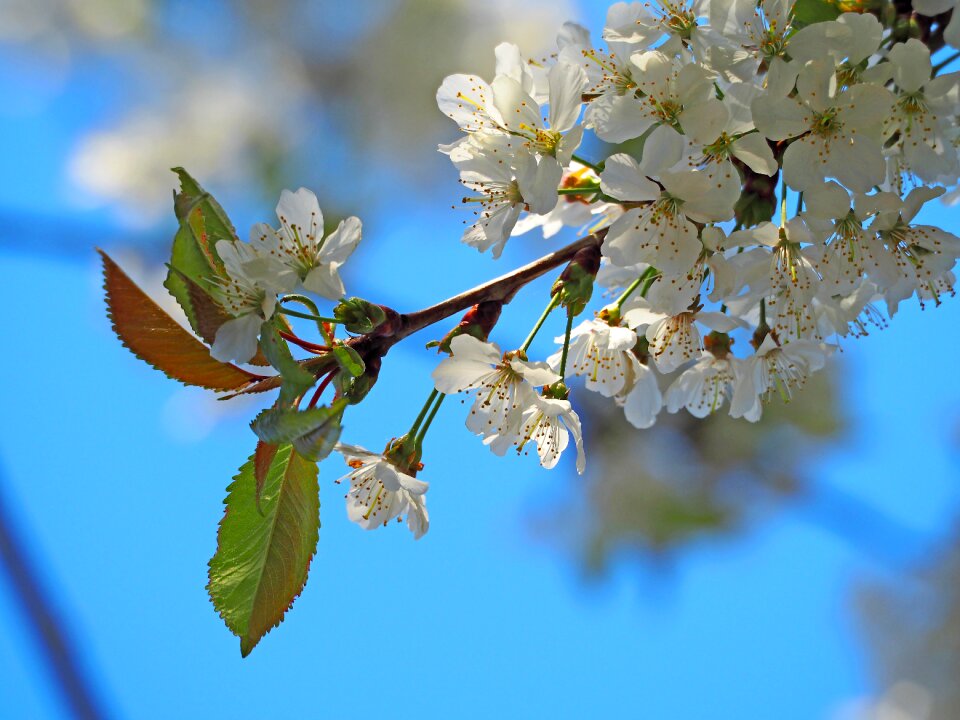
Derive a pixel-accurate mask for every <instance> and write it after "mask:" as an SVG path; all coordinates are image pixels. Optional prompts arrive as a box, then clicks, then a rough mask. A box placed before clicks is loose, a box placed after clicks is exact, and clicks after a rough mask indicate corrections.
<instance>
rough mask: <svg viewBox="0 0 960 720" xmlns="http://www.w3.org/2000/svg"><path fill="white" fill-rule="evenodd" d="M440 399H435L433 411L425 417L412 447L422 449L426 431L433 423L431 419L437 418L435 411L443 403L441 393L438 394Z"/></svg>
mask: <svg viewBox="0 0 960 720" xmlns="http://www.w3.org/2000/svg"><path fill="white" fill-rule="evenodd" d="M439 395H440V397H438V398H437V402H436V404H434V406H433V409H432V410H431V411H430V414H429V415H427V419H426V421H425V422H424V423H423V427H422V428H421V429H420V432H419V433H417V438H416V441H415V442H414V447H416V448H418V449H420V448H422V447H423V439H424V438H425V437H426V436H427V430H429V429H430V424H431V423H432V422H433V419H434V418H435V417H436V416H437V411H438V410H439V409H440V405H441V404H442V403H443V399H444V398H445V397H446V395H444V394H443V393H439Z"/></svg>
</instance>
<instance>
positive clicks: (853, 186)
mask: <svg viewBox="0 0 960 720" xmlns="http://www.w3.org/2000/svg"><path fill="white" fill-rule="evenodd" d="M935 4H936V3H933V2H926V1H925V2H924V3H923V4H918V5H917V7H916V11H917V12H918V13H921V14H923V13H929V14H931V15H933V14H937V13H940V12H943V11H944V8H946V5H944V6H943V7H941V5H940V4H936V7H933V6H934V5H935ZM948 4H951V3H948ZM830 7H832V6H830ZM851 7H853V6H851ZM855 9H856V8H855ZM946 9H949V8H946ZM798 18H799V13H798V12H797V10H796V7H795V5H794V3H793V2H791V1H790V0H761V1H760V2H756V0H709V1H707V0H657V1H656V2H645V3H641V2H632V3H626V2H620V3H617V4H615V5H613V6H612V7H611V8H610V9H609V12H608V15H607V19H606V25H605V27H604V29H603V33H602V39H603V42H604V46H603V47H598V46H596V45H594V43H593V41H592V40H591V37H590V34H589V32H588V31H587V30H586V29H585V28H583V27H581V26H580V25H577V24H574V23H567V24H565V25H563V27H562V30H561V32H560V34H559V36H558V38H557V50H556V52H555V53H553V54H552V55H550V56H549V57H547V58H542V59H534V58H526V57H524V56H523V55H522V54H521V52H520V50H519V48H518V47H517V46H515V45H512V44H509V43H503V44H501V45H499V46H498V47H497V48H496V51H495V58H496V66H495V76H494V78H493V79H492V81H490V82H487V81H485V80H484V79H481V78H480V77H478V76H476V75H467V74H458V75H451V76H449V77H447V78H446V79H445V80H444V81H443V84H442V85H441V86H440V88H439V90H438V92H437V103H438V106H439V108H440V110H441V111H442V112H443V113H444V114H445V115H447V116H448V117H449V118H450V119H452V120H453V121H454V122H455V123H456V124H457V125H458V127H459V129H460V130H461V131H462V133H463V134H462V136H461V137H460V138H459V139H458V140H456V141H455V142H453V143H450V144H448V145H441V146H440V151H441V152H442V153H444V154H446V155H447V156H448V157H449V159H450V161H451V162H452V163H453V165H454V167H455V168H456V170H457V171H458V172H459V178H460V182H461V184H462V185H463V186H464V187H465V188H466V189H467V190H468V191H469V193H470V194H469V195H468V196H467V197H465V198H464V204H465V205H466V207H468V208H471V209H472V210H473V213H474V219H473V221H472V222H470V223H469V225H468V227H467V228H466V230H465V231H464V233H463V236H462V241H463V242H464V243H466V244H467V245H469V246H471V247H474V248H476V249H477V250H479V251H481V252H486V251H490V252H491V253H492V255H493V256H494V257H499V256H500V255H501V253H502V251H503V249H504V247H505V245H506V243H507V242H508V241H509V240H510V239H511V238H512V237H515V236H517V235H521V234H523V233H526V232H529V231H531V230H533V229H536V228H539V229H540V230H541V232H542V233H543V235H544V237H546V238H551V237H553V236H555V235H556V234H557V233H559V232H560V231H561V230H562V229H563V228H564V227H575V228H582V229H584V230H585V231H588V232H590V233H592V234H593V235H594V236H595V237H597V238H602V244H600V245H599V258H598V267H593V268H591V267H590V263H589V262H586V263H585V264H582V265H581V266H579V269H578V271H577V272H578V273H579V274H577V273H572V274H570V275H569V276H568V275H567V274H566V273H565V275H564V276H561V280H560V281H558V284H557V285H555V286H554V291H553V294H552V295H551V300H550V305H549V306H548V308H547V310H546V311H545V313H544V317H546V315H548V314H549V312H550V311H551V310H554V309H557V308H561V309H563V310H565V311H566V314H567V318H568V324H567V331H566V332H565V333H564V334H563V335H561V336H559V337H557V343H558V344H559V346H560V347H559V349H558V350H557V351H556V352H555V353H553V354H552V355H550V356H549V357H546V358H543V359H542V360H537V359H531V358H530V357H529V356H528V351H529V345H530V340H532V339H533V336H534V335H535V334H536V331H537V330H539V328H540V324H538V325H537V327H536V328H535V329H534V331H533V332H532V333H531V336H530V338H529V339H528V341H527V342H526V343H524V345H523V346H522V347H520V348H516V349H508V350H506V351H504V350H503V349H501V348H500V347H498V346H497V345H496V344H494V343H493V342H492V341H490V340H489V339H488V336H489V334H490V332H491V330H492V325H493V324H495V319H494V320H493V322H492V323H488V325H483V324H482V323H480V324H472V325H471V323H470V322H467V321H466V320H465V321H464V323H465V326H467V327H468V330H466V331H464V332H454V333H451V335H450V336H448V337H447V338H446V339H445V341H444V342H443V343H441V344H440V345H441V348H442V350H444V351H446V352H447V353H448V356H447V357H445V358H444V359H442V360H441V362H440V363H439V365H438V366H437V367H436V369H435V370H434V372H433V376H432V377H433V381H434V388H435V392H434V394H433V395H431V399H430V400H429V401H428V404H427V406H425V407H424V411H423V412H422V413H421V416H420V418H418V420H417V423H415V424H414V428H412V429H411V432H410V433H409V434H408V435H407V436H403V437H402V438H401V439H400V440H396V439H395V440H393V441H391V443H389V444H388V445H387V449H386V450H385V451H384V452H383V453H380V454H378V453H370V452H368V451H366V450H364V449H362V448H357V447H355V446H350V445H338V446H337V449H338V450H339V451H340V452H341V454H342V455H343V456H344V457H345V458H346V460H347V461H348V464H349V465H350V466H351V468H352V472H351V473H350V474H349V476H348V477H349V480H350V484H351V488H350V490H349V492H348V495H347V505H348V514H349V516H350V518H351V519H352V520H354V521H356V522H357V523H358V524H360V525H361V526H362V527H364V528H372V527H376V526H379V525H383V524H385V523H386V522H387V521H389V520H392V519H394V518H401V517H403V516H406V518H407V522H408V525H409V527H410V529H411V530H412V531H413V532H414V534H415V536H416V537H420V536H422V535H423V533H424V532H426V529H427V527H428V523H429V521H428V516H427V511H426V501H425V493H426V490H427V487H428V486H427V484H426V483H425V482H423V481H421V480H418V479H417V478H416V473H417V471H418V470H419V468H420V464H419V458H420V454H421V444H422V435H423V433H425V432H426V428H428V427H429V423H430V421H431V420H432V417H433V414H435V413H436V411H437V409H438V408H439V402H440V400H442V398H443V396H444V395H446V394H452V393H472V395H473V402H472V406H471V408H470V410H469V414H468V417H467V420H466V425H467V428H468V429H469V430H470V431H471V432H473V433H475V434H476V435H478V436H480V437H481V438H482V441H483V443H484V444H485V445H487V446H489V448H490V449H491V450H492V451H493V452H495V453H497V454H499V455H503V454H505V453H507V452H508V451H510V450H514V451H516V452H519V453H526V452H531V451H535V453H536V455H537V456H538V458H539V461H540V463H541V465H543V466H544V467H545V468H552V467H554V466H555V465H556V464H557V462H558V460H559V458H560V456H561V454H562V453H563V452H564V450H566V448H567V447H569V446H570V445H571V442H572V445H573V446H574V448H575V454H576V467H577V470H578V471H579V472H583V470H584V467H585V464H586V458H585V453H584V446H583V437H582V431H581V422H580V418H579V417H578V415H577V413H576V412H575V410H574V408H573V405H572V403H571V401H570V390H569V388H568V386H567V382H568V381H572V379H573V378H582V383H583V386H584V387H585V389H586V390H587V391H591V392H597V393H600V394H601V395H603V396H605V397H608V398H612V399H613V400H614V402H616V403H617V404H618V405H619V406H621V407H622V408H623V411H624V414H625V417H626V419H627V420H628V421H629V422H630V423H632V424H633V425H634V426H636V427H638V428H648V427H650V426H652V425H653V424H654V423H655V422H656V420H657V417H658V415H659V414H660V413H661V412H663V411H666V412H670V413H676V412H679V411H681V410H685V411H687V412H689V413H690V414H692V415H694V416H696V417H700V418H702V417H705V416H707V415H709V414H710V413H714V412H719V411H723V412H727V413H729V414H730V415H731V416H733V417H736V418H745V419H746V420H748V421H757V420H759V419H760V417H761V415H762V412H763V404H764V402H765V401H766V400H767V399H768V398H769V397H771V395H779V396H782V397H784V398H787V399H788V398H789V397H790V395H791V393H792V392H794V390H796V389H797V388H799V387H800V386H801V385H802V384H803V383H804V381H805V380H806V379H807V378H808V377H809V376H810V375H811V374H812V373H814V372H816V371H817V370H819V369H821V368H822V367H823V366H824V365H825V363H826V360H827V358H828V357H829V356H830V355H831V353H832V352H833V351H834V349H835V348H836V347H837V346H838V344H839V342H840V341H841V339H843V338H848V337H858V336H862V335H865V334H867V332H868V330H870V329H871V328H873V327H882V326H883V325H885V324H886V322H887V320H888V318H890V317H892V316H893V315H895V313H896V312H897V310H898V307H899V305H900V303H901V302H903V301H905V300H907V299H909V298H911V297H916V298H917V299H918V301H919V302H920V303H921V304H922V303H926V302H931V301H932V302H933V303H935V304H939V303H940V302H941V299H942V298H943V297H944V296H946V295H952V294H953V293H954V284H955V280H956V278H955V276H954V274H953V271H952V269H953V267H954V264H955V262H956V260H957V257H958V255H960V239H958V238H957V237H956V236H955V235H953V234H952V233H950V232H947V231H945V230H943V229H942V228H939V227H935V226H932V225H927V224H922V223H918V222H916V217H917V215H918V213H919V212H920V211H921V209H922V208H923V206H924V204H926V203H928V202H930V201H931V200H934V199H935V198H938V197H941V196H944V195H945V194H946V193H947V192H948V191H951V190H953V188H954V186H955V185H956V184H957V182H958V178H960V156H958V145H960V123H958V116H960V73H946V74H944V73H942V72H941V70H942V67H941V66H939V65H938V66H935V65H934V63H933V62H932V60H931V52H930V49H929V48H928V46H927V45H926V44H925V43H924V42H921V40H919V39H917V38H915V37H910V36H909V34H907V35H906V36H904V35H902V33H901V34H898V32H899V31H895V29H893V28H892V27H887V26H885V24H884V23H883V22H881V20H880V19H878V17H877V16H875V15H873V14H870V13H869V12H866V11H863V10H860V11H857V12H845V13H842V14H837V15H836V16H835V19H830V20H824V21H820V22H815V23H807V22H803V21H801V20H800V19H798ZM954 25H955V23H954V22H953V21H951V22H950V23H949V25H948V26H947V27H946V28H945V29H944V31H943V34H944V38H945V41H946V42H948V43H953V42H954V41H955V38H954V34H960V30H957V29H956V28H955V27H954ZM597 141H601V142H597ZM602 147H613V152H612V153H609V154H608V156H607V157H605V158H603V159H598V158H596V155H597V154H599V153H600V149H601V148H602ZM584 148H591V149H592V151H591V152H589V153H588V152H587V151H586V150H585V149H584ZM588 154H591V155H593V156H594V158H593V159H592V160H590V159H587V157H585V155H588ZM777 188H779V190H778V189H777ZM277 215H278V219H279V224H280V226H279V228H278V229H274V228H272V227H269V226H267V225H263V224H259V225H256V226H255V227H254V228H253V230H252V232H251V236H250V241H249V242H248V243H239V242H229V241H223V240H221V241H220V242H219V243H218V244H217V252H218V254H219V256H220V258H221V259H222V260H223V266H224V269H223V273H222V277H220V278H218V280H217V287H218V293H217V298H218V301H219V302H220V304H221V306H222V308H223V310H224V311H225V312H227V313H228V315H229V316H230V320H229V321H228V322H226V323H224V324H223V325H222V326H221V327H220V328H219V330H218V332H217V335H216V339H215V342H214V344H213V350H212V354H213V355H214V357H216V358H217V359H219V360H222V361H231V360H232V361H239V362H246V361H249V360H251V358H252V357H253V356H254V355H255V353H256V352H257V348H258V337H260V335H261V333H262V328H263V324H264V322H265V321H269V320H270V319H271V318H272V317H273V315H274V313H275V312H277V310H278V307H279V303H278V296H279V297H280V301H282V300H283V297H282V296H283V295H284V294H285V293H290V292H293V291H294V290H301V289H302V290H305V291H307V292H310V293H314V294H316V295H319V296H321V297H323V298H327V299H330V300H341V299H342V298H343V296H344V294H345V291H344V287H343V284H342V282H341V280H340V278H339V275H338V270H339V268H340V266H341V265H342V264H343V263H344V262H345V261H346V260H347V258H348V257H349V256H350V254H351V253H352V251H353V250H354V248H355V247H356V246H357V243H358V242H359V240H360V231H361V225H360V221H359V220H357V219H356V218H348V219H346V220H344V221H343V222H341V223H340V225H339V227H338V228H337V229H336V230H335V231H334V232H332V233H331V234H329V235H327V236H324V227H323V216H322V213H321V211H320V207H319V204H318V202H317V199H316V197H315V196H314V195H313V194H312V193H310V192H309V191H307V190H304V189H300V190H299V191H297V192H296V193H290V192H287V191H284V194H283V196H282V197H281V200H280V204H279V205H278V207H277ZM571 267H572V266H571ZM574 276H576V277H575V279H572V278H574ZM594 282H595V283H596V284H598V285H600V286H602V287H604V288H605V294H606V296H607V297H608V298H610V302H609V303H608V304H606V305H605V306H602V307H598V308H596V312H594V313H593V316H592V317H590V318H588V319H585V320H582V321H580V322H579V323H577V324H575V325H574V323H573V318H574V317H575V316H576V315H579V314H580V313H581V312H582V311H583V310H584V309H585V307H586V303H587V301H588V300H589V299H590V295H591V290H592V287H593V284H594ZM298 297H300V296H298ZM367 306H369V304H367ZM378 307H379V306H378ZM361 314H362V313H361ZM497 315H499V309H498V310H497ZM378 322H379V320H378ZM541 324H542V319H541ZM321 329H322V330H323V332H324V334H325V338H324V339H325V341H326V342H327V343H329V344H330V345H331V346H333V345H334V344H336V343H335V342H334V341H333V340H332V339H331V338H329V337H326V335H327V330H324V329H323V328H321ZM347 329H348V330H349V329H350V328H349V326H348V328H347ZM260 344H261V346H262V340H261V341H260ZM314 347H315V348H317V347H321V346H314ZM734 347H736V351H735V350H734ZM741 348H742V350H741ZM328 349H329V348H328ZM319 392H320V391H318V393H319ZM437 398H439V399H437ZM297 402H299V398H298V400H297ZM431 403H435V405H432V404H431ZM428 408H432V412H431V414H430V415H429V418H428V419H427V420H426V423H425V424H424V426H423V428H422V429H421V428H420V427H419V424H420V422H421V421H422V420H423V418H424V416H425V415H426V414H427V410H428ZM418 433H419V434H418Z"/></svg>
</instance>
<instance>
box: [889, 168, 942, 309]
mask: <svg viewBox="0 0 960 720" xmlns="http://www.w3.org/2000/svg"><path fill="white" fill-rule="evenodd" d="M943 192H944V189H943V188H928V187H918V188H914V189H913V190H912V191H911V192H910V194H909V195H907V197H906V198H904V200H903V202H902V204H900V205H899V206H897V207H895V208H893V209H885V210H883V211H881V212H879V213H878V214H877V217H876V218H875V219H874V221H873V223H872V224H871V225H870V229H871V230H874V231H876V232H878V234H879V236H880V240H881V241H883V243H884V245H885V246H886V248H887V251H888V252H889V253H890V254H891V256H892V257H893V259H894V261H895V264H896V276H895V277H894V278H891V280H892V282H889V283H884V284H883V285H882V286H881V289H882V291H883V293H884V297H885V299H886V301H887V312H888V313H889V315H890V317H893V315H894V313H896V311H897V308H898V304H899V302H900V301H901V300H904V299H906V298H908V297H910V296H911V295H913V294H914V292H916V293H917V294H918V295H919V296H920V298H921V301H922V300H923V299H924V298H932V299H933V300H934V301H935V302H936V303H937V304H939V303H940V295H941V294H942V293H943V292H944V290H947V291H949V292H952V275H950V274H949V273H950V270H951V268H952V267H953V266H954V264H955V263H956V260H957V257H958V256H960V238H958V237H957V236H956V235H954V234H953V233H949V232H947V231H946V230H943V229H941V228H938V227H935V226H933V225H914V224H913V222H912V221H913V218H914V217H915V216H916V214H917V213H918V212H920V208H922V207H923V205H924V203H927V202H929V201H930V200H932V199H934V198H937V197H940V196H941V195H943Z"/></svg>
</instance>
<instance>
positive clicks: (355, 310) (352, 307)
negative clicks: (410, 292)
mask: <svg viewBox="0 0 960 720" xmlns="http://www.w3.org/2000/svg"><path fill="white" fill-rule="evenodd" d="M333 316H334V317H335V318H336V319H337V321H338V322H339V323H340V324H341V325H343V328H344V330H346V331H347V332H351V333H355V334H357V335H365V334H367V333H370V332H373V331H374V330H376V329H377V328H378V327H380V326H381V325H382V324H383V323H384V321H385V320H386V319H387V313H386V311H384V309H383V308H382V307H380V306H379V305H374V304H373V303H372V302H368V301H366V300H364V299H363V298H358V297H352V298H344V299H343V300H341V301H340V302H339V303H337V305H336V307H334V308H333Z"/></svg>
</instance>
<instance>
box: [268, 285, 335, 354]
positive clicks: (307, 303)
mask: <svg viewBox="0 0 960 720" xmlns="http://www.w3.org/2000/svg"><path fill="white" fill-rule="evenodd" d="M280 302H281V303H285V302H295V303H300V304H301V305H303V306H304V307H305V308H307V310H309V311H310V313H311V314H307V313H302V312H297V311H296V310H290V309H289V308H285V307H279V308H277V310H279V311H280V312H281V313H283V314H284V315H290V316H291V317H298V318H303V319H304V320H313V321H314V322H315V323H316V324H317V329H318V330H320V335H322V336H323V339H324V341H325V342H326V343H327V345H331V346H332V345H333V338H331V337H330V333H328V332H327V328H326V327H324V325H323V324H324V323H336V322H338V320H337V319H336V318H328V317H324V316H322V315H321V314H320V310H319V309H318V308H317V304H316V303H315V302H314V301H313V300H311V299H310V298H308V297H307V296H306V295H298V294H290V295H284V296H283V297H282V298H280Z"/></svg>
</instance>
